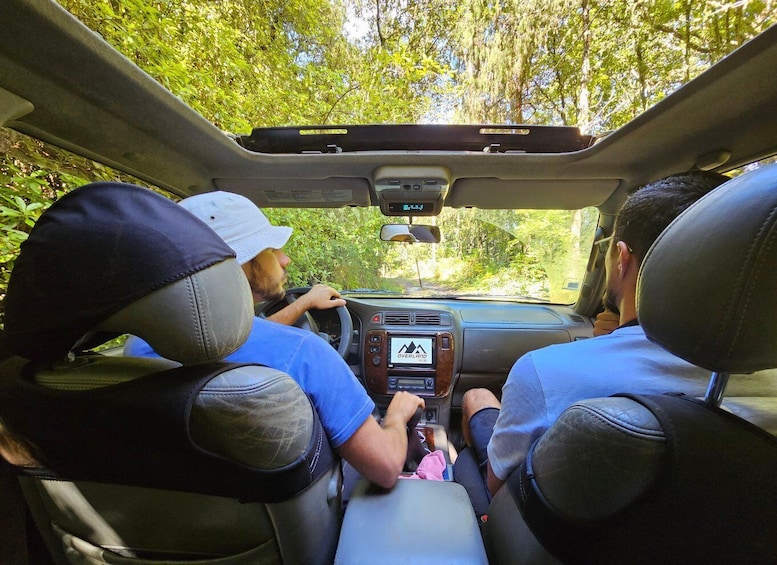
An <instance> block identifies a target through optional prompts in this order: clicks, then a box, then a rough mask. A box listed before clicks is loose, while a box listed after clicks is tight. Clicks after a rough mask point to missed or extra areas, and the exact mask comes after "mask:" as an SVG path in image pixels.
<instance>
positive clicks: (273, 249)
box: [125, 191, 424, 488]
mask: <svg viewBox="0 0 777 565" xmlns="http://www.w3.org/2000/svg"><path fill="white" fill-rule="evenodd" d="M180 204H181V206H183V207H184V208H186V209H187V210H189V211H190V212H191V213H192V214H194V215H195V216H197V217H198V218H199V219H200V220H202V221H204V222H205V223H206V224H208V225H209V226H210V227H211V228H212V229H213V230H214V231H215V232H216V233H217V234H218V235H219V236H220V237H221V238H222V239H223V240H224V241H225V242H226V243H227V244H228V245H229V246H230V247H231V248H232V249H233V250H234V251H235V253H236V255H237V261H238V262H239V263H240V264H241V265H242V267H243V272H244V273H245V275H246V278H247V279H248V282H249V284H250V286H251V292H252V294H253V296H254V302H255V303H257V304H258V303H260V302H263V301H266V300H276V299H279V298H283V296H284V294H285V293H284V283H285V281H286V267H287V266H288V264H289V263H290V262H291V260H290V259H289V257H288V256H287V255H286V254H285V253H284V252H283V251H281V248H282V247H283V245H284V244H285V243H286V242H287V241H288V239H289V237H290V236H291V232H292V229H291V228H289V227H283V226H273V225H271V224H270V222H269V221H268V220H267V218H266V217H265V216H264V214H262V212H261V211H260V210H259V208H257V207H256V205H254V203H253V202H251V201H250V200H248V199H247V198H245V197H243V196H240V195H238V194H233V193H229V192H221V191H219V192H208V193H205V194H198V195H196V196H192V197H189V198H186V199H184V200H182V201H181V203H180ZM344 304H345V300H343V299H342V298H340V294H339V293H338V292H337V291H335V290H334V289H332V288H329V287H328V286H324V285H316V286H315V287H313V289H312V290H311V291H310V292H308V293H307V294H305V295H303V296H301V297H300V298H299V299H298V300H297V301H295V302H293V303H292V304H291V305H289V306H287V307H286V308H284V309H283V310H281V311H280V312H278V313H276V314H274V315H273V316H271V317H270V318H269V319H264V318H259V317H254V323H253V328H252V330H251V335H250V336H249V338H248V340H247V341H246V342H245V343H244V344H243V345H242V346H241V347H240V349H238V350H237V351H235V352H234V353H233V354H232V355H230V356H228V357H227V358H226V359H227V360H228V361H236V362H242V363H259V364H261V365H266V366H268V367H272V368H274V369H278V370H280V371H283V372H284V373H287V374H289V375H290V376H291V377H292V378H293V379H294V380H295V381H297V383H298V384H299V385H300V387H302V390H304V391H305V392H306V393H307V395H308V396H309V397H310V399H311V401H312V402H313V406H314V407H315V409H316V411H317V412H318V416H319V418H320V419H321V423H322V425H323V426H324V429H325V430H326V433H327V437H328V438H329V442H330V443H331V445H332V447H333V448H334V449H335V450H336V451H337V452H338V453H339V454H340V456H341V457H342V458H343V459H345V460H346V461H347V462H348V463H349V464H350V465H352V466H353V467H354V468H355V469H356V470H357V471H358V472H359V473H360V474H361V475H362V476H363V477H365V478H366V479H368V480H370V481H372V482H373V483H375V484H377V485H380V486H382V487H384V488H390V487H392V486H393V485H394V483H395V482H396V481H397V477H398V476H399V474H400V473H401V472H402V467H403V465H404V463H405V458H406V456H407V432H406V424H407V422H408V421H409V420H410V418H411V417H412V416H413V415H414V414H415V411H416V409H417V408H418V407H423V406H424V401H423V399H421V398H420V397H418V396H415V395H413V394H410V393H407V392H399V393H397V394H395V395H394V397H393V399H392V400H391V404H389V407H388V409H387V410H386V415H385V416H384V418H383V421H382V424H380V425H379V424H378V422H377V421H376V420H375V419H374V418H373V417H372V413H373V410H374V409H375V404H374V403H373V401H372V400H371V399H370V397H369V396H368V395H367V392H366V391H365V390H364V388H363V387H362V386H361V384H360V383H359V381H357V380H356V377H355V376H354V374H353V373H352V372H351V369H350V368H349V367H348V365H347V364H346V363H345V361H344V360H343V359H342V357H340V355H338V353H337V352H336V351H335V350H334V349H333V348H332V347H331V346H330V345H329V344H328V343H327V342H326V341H324V340H323V339H321V338H320V337H319V336H317V335H316V334H314V333H312V332H309V331H306V330H302V329H299V328H296V327H292V326H289V325H284V324H291V323H293V322H294V321H295V320H296V319H297V318H299V316H300V315H302V314H303V313H304V312H306V311H307V310H308V309H310V308H334V307H337V306H343V305H344ZM277 322H281V323H277ZM348 338H349V336H342V339H348ZM125 354H127V355H133V356H141V357H150V356H156V353H155V352H154V351H153V350H152V349H151V347H150V346H149V345H148V344H147V343H146V342H144V341H143V340H141V339H140V338H138V337H135V336H132V337H130V338H129V339H128V340H127V344H126V345H125Z"/></svg>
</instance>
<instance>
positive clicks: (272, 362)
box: [124, 318, 375, 448]
mask: <svg viewBox="0 0 777 565" xmlns="http://www.w3.org/2000/svg"><path fill="white" fill-rule="evenodd" d="M124 353H125V354H126V355H132V356H135V357H158V355H157V354H156V353H155V352H154V351H153V350H152V349H151V346H149V345H148V344H147V343H146V342H145V341H143V340H142V339H140V338H138V337H134V336H133V337H131V338H130V339H129V340H128V341H127V344H126V345H125V348H124ZM226 360H227V361H234V362H238V363H258V364H261V365H267V366H268V367H272V368H273V369H278V370H279V371H283V372H284V373H287V374H289V375H290V376H291V377H292V378H293V379H294V380H295V381H296V382H297V384H299V385H300V387H301V388H302V390H304V391H305V393H306V394H307V395H308V396H309V397H310V399H311V400H312V402H313V406H314V407H315V409H316V411H317V412H318V416H319V418H320V419H321V424H322V425H323V426H324V430H325V431H326V434H327V437H328V438H329V442H330V443H331V444H332V447H335V448H338V447H340V446H341V445H342V444H344V443H345V442H346V441H348V439H350V437H351V436H352V435H353V434H354V432H355V431H356V430H357V429H359V427H360V426H361V425H362V424H363V423H364V421H365V420H366V419H367V418H368V417H370V416H371V415H372V411H373V409H374V408H375V404H374V403H373V401H372V399H371V398H370V397H369V395H368V394H367V391H366V390H364V387H363V386H362V385H361V384H360V383H359V381H358V380H356V377H355V376H354V374H353V372H352V371H351V369H350V368H349V367H348V365H347V364H346V363H345V361H344V360H343V358H342V357H340V356H339V355H338V354H337V352H336V351H335V350H334V349H333V348H332V346H330V345H329V344H328V343H326V341H324V340H323V339H321V338H320V337H319V336H317V335H316V334H314V333H312V332H309V331H306V330H301V329H299V328H295V327H291V326H285V325H283V324H277V323H275V322H271V321H269V320H265V319H263V318H254V325H253V329H252V330H251V334H250V335H249V337H248V340H247V341H246V342H245V343H244V344H243V345H242V346H241V347H240V349H238V350H237V351H235V352H234V353H232V355H230V356H228V357H227V358H226Z"/></svg>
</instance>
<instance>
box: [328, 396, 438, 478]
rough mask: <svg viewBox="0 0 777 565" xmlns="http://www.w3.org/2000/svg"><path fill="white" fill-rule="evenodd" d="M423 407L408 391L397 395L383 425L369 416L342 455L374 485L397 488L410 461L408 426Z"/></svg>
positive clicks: (342, 450) (344, 448)
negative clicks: (400, 477) (406, 461)
mask: <svg viewBox="0 0 777 565" xmlns="http://www.w3.org/2000/svg"><path fill="white" fill-rule="evenodd" d="M419 406H420V407H422V408H423V407H424V400H423V399H422V398H420V397H418V396H416V395H414V394H410V393H409V392H405V391H402V392H398V393H396V394H395V395H394V398H392V399H391V404H389V407H388V409H387V410H386V415H385V416H384V417H383V423H382V425H378V423H377V422H376V421H375V419H374V418H373V417H372V416H369V417H368V418H367V419H366V420H365V421H364V423H363V424H362V425H361V426H360V427H359V429H358V430H356V431H355V432H354V434H353V435H352V436H351V437H350V438H348V440H347V441H346V442H345V443H344V444H343V445H341V446H340V448H339V449H338V452H339V453H340V456H341V457H342V458H343V459H345V460H346V461H348V463H350V464H351V465H352V466H353V467H354V468H355V469H356V470H357V471H359V473H361V475H362V476H363V477H364V478H366V479H367V480H369V481H370V482H373V483H375V484H376V485H379V486H381V487H383V488H391V487H393V486H394V483H396V482H397V478H398V477H399V474H400V473H401V472H402V468H403V467H404V465H405V459H406V458H407V423H408V421H410V418H412V417H413V415H414V414H415V411H416V409H417V408H418V407H419Z"/></svg>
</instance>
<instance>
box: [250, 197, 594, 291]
mask: <svg viewBox="0 0 777 565" xmlns="http://www.w3.org/2000/svg"><path fill="white" fill-rule="evenodd" d="M265 212H266V214H267V216H268V217H269V218H270V220H271V221H272V222H273V223H276V224H282V225H289V226H292V227H294V228H295V235H293V236H292V238H291V240H290V241H289V242H288V243H287V244H286V246H285V247H284V250H285V251H286V252H287V254H288V255H289V256H290V257H291V260H292V263H291V265H290V266H289V268H288V275H289V286H309V285H312V284H315V283H319V282H322V283H326V284H329V285H331V286H334V287H336V288H338V289H343V290H344V291H345V293H346V294H353V295H355V294H361V295H364V294H370V295H402V296H406V297H429V296H449V297H478V298H480V299H489V298H500V299H501V298H506V299H511V300H519V301H540V302H553V303H563V304H570V303H572V302H574V301H575V299H576V297H577V294H578V291H579V285H580V281H581V280H582V278H583V275H584V273H585V269H586V264H587V261H588V255H589V251H590V249H591V244H592V242H593V237H594V231H595V229H596V224H597V220H598V212H597V210H596V209H594V208H586V209H583V210H478V209H449V208H446V209H444V210H443V211H442V213H441V214H440V215H439V216H433V217H425V218H416V219H414V220H415V221H416V223H423V224H428V225H436V226H437V227H439V228H440V232H441V236H442V240H441V241H440V243H438V244H427V243H413V244H410V243H395V242H385V241H381V240H380V237H379V233H380V230H381V226H382V225H384V224H386V223H406V222H407V219H406V218H389V217H386V216H383V215H382V214H381V213H380V212H379V211H378V210H376V209H366V208H346V209H342V210H327V209H309V210H291V209H266V210H265Z"/></svg>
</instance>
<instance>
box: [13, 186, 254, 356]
mask: <svg viewBox="0 0 777 565" xmlns="http://www.w3.org/2000/svg"><path fill="white" fill-rule="evenodd" d="M234 257H235V254H234V252H233V251H232V249H230V248H229V246H228V245H227V244H226V243H224V241H223V240H222V239H221V238H220V237H219V236H218V235H217V234H216V233H215V232H214V231H213V230H211V229H210V228H209V227H208V226H207V225H206V224H205V223H204V222H202V221H200V220H199V219H198V218H196V217H195V216H193V215H192V214H191V213H189V212H188V211H187V210H185V209H184V208H182V207H181V206H178V205H176V204H175V203H174V202H172V201H171V200H168V199H167V198H165V197H163V196H161V195H159V194H156V193H154V192H152V191H151V190H148V189H145V188H141V187H139V186H134V185H130V184H123V183H113V182H99V183H92V184H89V185H86V186H83V187H81V188H78V189H76V190H74V191H72V192H70V193H69V194H67V195H65V196H64V197H62V198H61V199H60V200H59V201H57V202H55V203H54V204H53V205H52V206H51V207H50V208H49V209H48V210H47V211H46V212H45V213H44V214H43V215H42V216H41V217H40V219H39V220H38V222H37V224H36V225H35V227H34V228H33V229H32V231H31V233H30V236H29V238H28V239H27V241H25V242H24V243H23V244H22V245H21V251H20V254H19V257H18V259H17V260H16V264H15V267H14V270H13V272H12V274H11V279H10V282H9V285H8V294H7V296H6V300H5V308H6V320H5V329H6V333H7V338H8V344H9V349H10V350H11V351H12V352H13V353H15V354H16V355H19V356H21V357H25V358H27V359H31V360H35V361H44V362H46V361H56V360H58V359H62V358H63V357H65V356H66V355H67V354H68V352H70V351H71V350H72V349H73V348H74V347H75V346H76V344H77V343H78V342H79V341H80V340H82V338H83V337H84V336H85V335H87V334H88V333H89V332H92V331H94V330H96V329H98V328H99V327H100V325H101V324H105V325H104V327H103V328H102V329H103V330H108V331H111V332H113V333H112V334H106V335H105V337H104V340H106V339H108V338H110V337H113V336H115V335H118V334H121V333H125V332H130V333H137V334H138V335H140V336H141V337H149V342H150V343H151V346H152V347H155V348H156V347H158V346H159V345H163V346H164V344H160V343H152V341H155V338H156V336H159V335H164V336H169V335H171V334H173V333H174V332H175V330H176V329H177V330H178V331H181V332H184V334H187V333H188V334H189V336H188V338H187V337H186V336H185V337H184V339H189V338H191V330H192V329H194V330H195V331H196V332H199V334H200V337H195V338H194V339H214V338H213V336H211V335H210V334H207V333H206V334H203V332H202V331H200V330H201V329H202V326H205V330H209V328H207V325H208V324H209V321H208V316H209V315H210V313H209V312H208V310H209V309H210V310H214V311H215V310H217V309H218V310H219V316H221V317H222V318H230V319H231V325H230V328H229V330H230V335H229V341H230V342H232V343H235V344H236V345H235V347H237V346H239V345H240V344H241V343H242V342H243V341H244V340H245V337H246V336H247V333H248V331H249V329H250V323H251V294H250V289H249V288H248V283H247V281H246V279H245V276H244V275H243V274H242V271H241V269H240V267H239V265H238V264H237V262H236V261H235V260H234ZM222 263H224V265H223V266H220V267H219V268H218V269H214V271H217V273H216V274H213V275H212V276H211V275H210V274H206V273H205V271H206V270H210V268H211V267H215V266H218V265H220V264H222ZM213 277H217V278H218V280H219V281H221V283H223V282H224V281H230V282H228V283H225V284H226V285H227V288H226V289H225V288H224V287H223V286H221V288H220V290H221V292H222V294H223V295H224V296H227V295H228V293H230V292H231V293H234V294H235V295H236V296H235V297H232V299H230V300H218V301H217V300H214V299H213V298H212V297H211V296H210V295H208V294H203V293H202V292H201V290H202V288H203V281H205V280H207V279H212V278H213ZM173 283H178V284H177V285H174V287H173V289H171V290H167V291H164V292H161V293H160V296H161V297H162V299H159V298H157V299H153V298H151V299H149V300H147V301H146V305H145V310H143V308H142V307H143V303H142V302H141V304H140V306H141V309H140V310H139V312H144V314H143V316H142V317H143V319H142V320H141V319H140V318H141V316H138V315H135V314H133V310H132V309H129V310H125V309H126V308H127V307H128V306H129V305H131V304H134V303H136V302H137V301H139V300H141V299H143V298H144V297H147V296H149V295H150V294H151V293H153V292H154V291H158V290H159V289H165V288H166V287H169V286H170V285H173ZM175 289H179V290H175ZM181 289H183V290H184V292H182V290H181ZM165 296H166V297H167V298H164V297H165ZM175 296H178V297H179V298H175V299H172V298H174V297H175ZM181 297H182V298H181ZM149 303H150V304H151V306H150V307H149ZM181 307H185V308H187V310H188V311H187V313H186V314H188V319H189V320H191V321H190V322H188V324H189V326H183V327H181V317H180V316H176V315H175V314H176V313H179V312H180V308H181ZM120 311H122V314H121V315H118V316H116V317H115V318H112V319H111V317H112V316H114V315H116V314H117V313H118V312H120ZM109 319H110V320H109ZM106 321H108V322H106ZM192 324H194V325H196V326H198V327H194V326H193V325H192ZM165 325H166V326H167V327H168V331H161V329H162V328H163V327H164V326H165ZM157 341H158V340H157ZM94 345H97V343H90V344H89V346H94ZM220 352H221V353H223V350H222V351H220ZM230 352H231V351H227V353H230ZM227 353H223V354H227ZM186 355H188V353H185V354H184V357H186ZM176 360H179V361H182V362H186V361H187V360H188V359H185V358H184V359H180V358H179V359H176ZM199 360H201V359H195V361H199Z"/></svg>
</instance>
